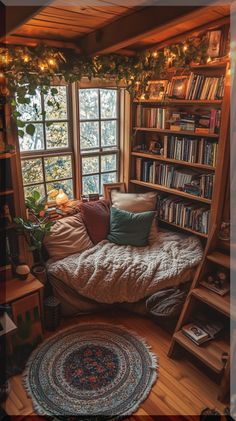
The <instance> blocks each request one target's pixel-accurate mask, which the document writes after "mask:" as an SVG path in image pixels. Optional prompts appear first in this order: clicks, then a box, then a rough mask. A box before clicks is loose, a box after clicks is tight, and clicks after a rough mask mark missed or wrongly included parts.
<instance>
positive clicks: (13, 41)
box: [4, 35, 81, 53]
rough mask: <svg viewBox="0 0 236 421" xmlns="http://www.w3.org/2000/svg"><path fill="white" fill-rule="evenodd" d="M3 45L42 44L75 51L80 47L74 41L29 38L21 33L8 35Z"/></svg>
mask: <svg viewBox="0 0 236 421" xmlns="http://www.w3.org/2000/svg"><path fill="white" fill-rule="evenodd" d="M4 44H5V45H25V46H28V47H35V46H36V45H38V44H44V45H47V46H48V47H55V48H68V49H70V50H75V51H76V52H77V53H80V52H81V51H80V48H79V47H78V45H77V44H75V43H74V42H67V41H57V40H54V39H46V38H31V37H24V36H21V35H9V37H6V38H5V40H4Z"/></svg>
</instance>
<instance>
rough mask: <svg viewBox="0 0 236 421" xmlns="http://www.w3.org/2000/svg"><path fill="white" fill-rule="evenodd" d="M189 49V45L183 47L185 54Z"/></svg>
mask: <svg viewBox="0 0 236 421" xmlns="http://www.w3.org/2000/svg"><path fill="white" fill-rule="evenodd" d="M187 49H188V46H187V44H184V46H183V52H184V53H185V52H186V51H187Z"/></svg>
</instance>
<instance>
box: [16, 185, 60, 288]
mask: <svg viewBox="0 0 236 421" xmlns="http://www.w3.org/2000/svg"><path fill="white" fill-rule="evenodd" d="M26 208H27V210H28V219H23V218H21V217H17V218H15V219H14V221H15V223H16V224H17V225H18V226H19V228H20V231H21V232H22V233H23V234H24V236H25V239H26V242H27V244H28V246H29V250H31V251H32V252H33V256H34V261H35V264H34V265H33V268H32V271H33V273H34V274H35V276H36V277H37V278H38V279H39V280H41V281H42V282H45V281H46V269H45V264H44V259H43V240H44V237H45V235H47V234H48V233H49V232H50V230H51V227H52V225H53V222H52V221H50V220H49V217H48V215H47V212H46V210H45V199H44V198H41V196H40V194H39V192H38V191H33V192H32V193H31V195H30V196H28V197H27V198H26Z"/></svg>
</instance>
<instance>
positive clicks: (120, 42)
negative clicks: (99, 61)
mask: <svg viewBox="0 0 236 421" xmlns="http://www.w3.org/2000/svg"><path fill="white" fill-rule="evenodd" d="M202 9H203V7H199V6H187V7H186V6H178V7H177V8H176V7H169V6H161V7H158V6H148V7H145V8H143V9H141V10H138V11H137V12H135V13H132V14H130V15H128V16H124V17H122V18H120V19H118V20H117V21H115V22H112V23H111V24H108V25H106V26H104V27H103V28H101V29H99V30H97V31H94V32H91V33H89V34H88V35H86V36H84V37H82V38H80V40H79V41H78V45H79V46H80V48H81V50H82V52H83V53H84V54H88V55H96V54H106V53H110V52H114V51H117V50H121V49H123V48H126V47H127V46H128V45H130V44H133V43H135V42H138V41H140V40H141V39H143V38H144V37H147V36H151V35H153V34H154V33H155V32H156V31H157V29H158V28H159V27H160V28H163V27H164V26H165V25H166V24H170V25H171V26H172V25H175V24H176V23H179V22H183V21H184V20H186V19H190V18H191V15H192V13H193V14H194V13H195V14H196V13H197V14H200V13H202ZM204 9H205V8H204ZM186 10H187V11H188V12H187V13H186ZM190 12H192V13H190ZM183 16H184V19H183Z"/></svg>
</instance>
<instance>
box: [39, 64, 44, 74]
mask: <svg viewBox="0 0 236 421" xmlns="http://www.w3.org/2000/svg"><path fill="white" fill-rule="evenodd" d="M39 68H40V70H42V72H43V71H44V70H45V65H44V64H40V65H39Z"/></svg>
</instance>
